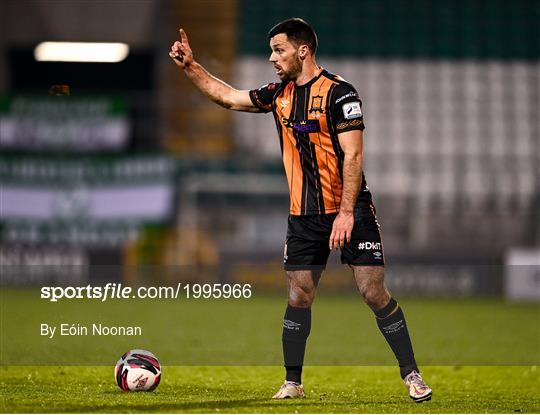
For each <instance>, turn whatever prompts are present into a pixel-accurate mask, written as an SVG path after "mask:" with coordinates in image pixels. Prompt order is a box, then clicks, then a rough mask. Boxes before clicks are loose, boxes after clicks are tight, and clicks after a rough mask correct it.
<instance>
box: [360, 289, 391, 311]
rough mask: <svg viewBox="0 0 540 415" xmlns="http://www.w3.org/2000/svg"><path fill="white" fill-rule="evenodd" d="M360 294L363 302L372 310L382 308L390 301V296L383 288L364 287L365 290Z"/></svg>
mask: <svg viewBox="0 0 540 415" xmlns="http://www.w3.org/2000/svg"><path fill="white" fill-rule="evenodd" d="M361 293H362V297H363V298H364V301H365V302H366V304H367V305H368V306H369V307H370V308H371V309H372V310H379V309H381V308H383V307H384V306H385V305H386V304H387V303H388V301H389V300H390V296H389V294H388V292H387V291H386V290H385V289H384V287H378V286H376V285H371V286H368V287H365V289H363V290H361Z"/></svg>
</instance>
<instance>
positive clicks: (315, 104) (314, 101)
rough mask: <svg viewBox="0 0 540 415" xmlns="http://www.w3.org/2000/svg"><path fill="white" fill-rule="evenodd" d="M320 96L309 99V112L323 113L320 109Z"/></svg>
mask: <svg viewBox="0 0 540 415" xmlns="http://www.w3.org/2000/svg"><path fill="white" fill-rule="evenodd" d="M322 100H323V97H322V95H315V96H313V97H311V108H310V109H309V112H310V113H312V112H320V113H323V112H324V110H323V108H322Z"/></svg>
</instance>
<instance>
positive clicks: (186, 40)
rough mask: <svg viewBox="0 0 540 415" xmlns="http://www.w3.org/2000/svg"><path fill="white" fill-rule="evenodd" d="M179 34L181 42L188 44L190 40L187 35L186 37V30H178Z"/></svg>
mask: <svg viewBox="0 0 540 415" xmlns="http://www.w3.org/2000/svg"><path fill="white" fill-rule="evenodd" d="M178 33H180V40H181V41H182V43H186V44H187V43H188V38H187V35H186V32H185V31H184V29H180V30H178Z"/></svg>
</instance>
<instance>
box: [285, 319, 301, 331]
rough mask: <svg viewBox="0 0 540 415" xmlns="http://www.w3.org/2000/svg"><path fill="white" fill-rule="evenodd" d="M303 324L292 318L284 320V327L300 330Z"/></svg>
mask: <svg viewBox="0 0 540 415" xmlns="http://www.w3.org/2000/svg"><path fill="white" fill-rule="evenodd" d="M300 326H301V324H299V323H295V322H294V321H291V320H283V327H284V328H286V329H288V330H300Z"/></svg>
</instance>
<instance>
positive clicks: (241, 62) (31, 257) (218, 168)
mask: <svg viewBox="0 0 540 415" xmlns="http://www.w3.org/2000/svg"><path fill="white" fill-rule="evenodd" d="M292 16H298V17H302V18H304V19H306V20H308V21H309V22H310V23H311V24H312V25H313V26H314V28H315V30H316V31H317V33H318V37H319V44H320V45H319V51H318V63H319V64H320V65H322V66H324V67H325V68H327V69H328V70H330V71H331V72H334V73H337V74H340V75H342V76H343V77H344V78H346V79H347V80H348V81H350V82H351V83H353V84H354V85H355V86H356V88H357V89H358V91H359V93H360V96H361V98H362V100H363V103H364V104H363V105H364V106H363V110H364V115H365V121H366V127H367V129H366V131H365V171H366V176H367V180H368V183H369V185H370V188H371V190H372V192H373V194H374V198H375V204H376V206H377V210H378V216H379V219H380V222H381V224H382V228H383V236H384V242H385V251H386V257H387V263H388V274H389V277H388V283H389V285H390V286H391V288H392V289H394V290H395V291H399V292H402V293H409V294H429V295H466V296H467V295H503V294H506V295H507V296H508V297H510V298H539V297H540V272H539V271H538V265H540V264H539V262H540V259H539V258H540V167H539V166H540V138H539V132H540V131H539V130H540V104H539V96H540V86H539V85H540V82H539V81H540V61H539V58H540V46H539V39H540V33H539V25H538V22H539V21H540V2H539V1H533V0H530V1H526V0H518V1H513V2H507V1H502V0H492V1H483V0H482V1H481V0H475V1H452V0H438V1H430V0H411V1H405V0H396V1H382V0H379V1H377V0H362V1H328V2H327V1H308V0H297V1H295V2H288V1H283V0H276V1H272V2H259V1H248V0H235V1H195V0H152V1H151V0H148V1H142V0H133V1H121V0H113V1H101V0H93V1H90V0H87V1H82V0H71V1H67V0H66V1H56V0H41V1H40V0H34V1H31V0H23V1H15V0H3V1H2V2H1V3H0V139H1V141H0V149H1V156H0V177H1V180H2V188H1V194H0V196H1V212H0V213H1V224H0V244H1V245H0V260H1V263H2V265H4V266H5V267H4V268H3V272H2V274H3V276H2V282H3V283H4V284H23V285H26V284H28V283H37V284H42V283H45V282H55V283H69V284H70V285H73V284H74V283H79V284H85V283H86V282H87V281H101V280H123V281H126V282H128V283H134V284H135V283H148V282H152V283H153V282H163V283H171V282H174V281H181V280H182V281H200V282H217V281H222V282H223V281H230V282H253V283H255V284H258V286H259V287H261V289H268V290H272V289H282V288H283V286H284V280H283V278H282V275H283V272H282V271H281V261H282V258H281V255H282V249H283V244H284V237H285V230H286V219H287V211H288V190H287V184H286V181H285V179H284V174H283V172H282V166H281V159H280V153H279V143H278V140H277V136H276V132H275V126H274V123H273V119H272V117H271V116H270V115H253V114H239V113H233V112H230V111H226V110H224V109H222V108H220V107H218V106H216V105H214V104H212V103H210V102H209V101H208V100H207V99H206V98H205V97H203V96H202V94H201V93H199V92H198V90H196V88H194V87H193V86H192V85H191V84H190V83H189V82H188V81H187V80H186V78H185V76H184V75H183V74H182V73H181V72H180V70H179V69H178V68H177V67H176V66H175V65H174V64H173V63H172V62H171V61H170V58H169V57H168V51H169V48H170V45H171V44H172V43H173V42H174V41H175V40H176V39H177V38H178V32H177V30H178V28H179V27H183V28H184V29H185V30H186V31H187V33H188V36H189V38H190V43H191V46H192V48H193V50H194V53H195V57H196V59H197V60H199V61H200V62H201V63H202V64H203V65H204V66H205V67H206V68H207V69H208V70H209V71H210V72H212V73H213V74H215V75H216V76H218V77H220V78H222V79H224V80H225V81H227V82H229V83H231V84H232V85H234V86H236V87H238V88H245V89H253V88H257V87H259V86H261V85H263V84H266V83H268V82H271V81H274V80H275V74H274V72H273V69H272V67H271V66H270V65H269V64H268V62H267V59H268V56H269V47H268V40H267V38H266V33H267V31H268V29H269V28H270V27H272V26H273V25H274V24H275V23H277V22H278V21H280V20H283V19H285V18H288V17H292ZM44 41H79V42H123V43H126V44H127V45H129V48H130V52H129V55H128V56H127V58H126V59H124V60H123V61H121V62H118V63H71V62H70V63H67V62H38V61H37V60H36V59H35V58H34V50H35V48H36V46H37V45H38V44H39V43H40V42H44ZM53 84H68V85H69V86H70V89H71V95H70V96H69V97H62V96H61V97H50V96H48V95H47V91H48V89H49V87H50V86H51V85H53ZM331 262H332V263H336V262H337V258H333V259H332V261H331ZM328 273H329V274H331V275H329V276H328V277H327V278H326V279H325V284H326V285H327V287H328V289H335V290H341V289H349V288H351V286H352V283H353V281H352V279H351V278H350V276H349V275H348V272H347V271H346V270H344V269H343V268H341V267H332V266H330V268H329V271H328Z"/></svg>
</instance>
